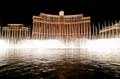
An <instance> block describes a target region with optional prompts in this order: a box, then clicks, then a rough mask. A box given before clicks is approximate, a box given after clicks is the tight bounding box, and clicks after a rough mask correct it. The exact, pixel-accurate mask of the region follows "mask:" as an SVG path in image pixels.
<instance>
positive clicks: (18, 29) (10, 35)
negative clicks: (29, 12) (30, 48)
mask: <svg viewBox="0 0 120 79" xmlns="http://www.w3.org/2000/svg"><path fill="white" fill-rule="evenodd" d="M2 37H3V39H18V40H19V39H26V38H28V37H29V29H28V27H24V25H23V24H8V25H7V26H5V27H3V28H2Z"/></svg>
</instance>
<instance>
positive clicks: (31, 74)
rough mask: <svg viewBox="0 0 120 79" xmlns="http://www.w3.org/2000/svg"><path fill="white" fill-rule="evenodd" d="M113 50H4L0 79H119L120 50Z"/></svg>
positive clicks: (0, 60) (0, 64)
mask: <svg viewBox="0 0 120 79" xmlns="http://www.w3.org/2000/svg"><path fill="white" fill-rule="evenodd" d="M117 50H118V49H117ZM111 51H113V49H111ZM111 51H107V52H102V51H101V52H95V51H90V50H87V49H7V50H6V49H1V52H0V79H119V78H120V52H118V51H115V50H114V52H111Z"/></svg>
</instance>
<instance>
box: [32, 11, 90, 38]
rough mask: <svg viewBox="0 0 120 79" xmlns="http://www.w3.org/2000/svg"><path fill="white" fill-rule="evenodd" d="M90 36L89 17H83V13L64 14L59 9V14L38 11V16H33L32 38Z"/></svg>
mask: <svg viewBox="0 0 120 79" xmlns="http://www.w3.org/2000/svg"><path fill="white" fill-rule="evenodd" d="M90 36H91V23H90V17H84V16H83V14H76V15H64V11H60V12H59V15H53V14H45V13H40V15H39V16H33V28H32V38H33V39H61V38H62V39H72V38H90Z"/></svg>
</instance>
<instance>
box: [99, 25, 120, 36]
mask: <svg viewBox="0 0 120 79" xmlns="http://www.w3.org/2000/svg"><path fill="white" fill-rule="evenodd" d="M115 37H120V23H116V24H114V25H111V26H107V27H105V28H103V29H101V30H100V31H99V38H115Z"/></svg>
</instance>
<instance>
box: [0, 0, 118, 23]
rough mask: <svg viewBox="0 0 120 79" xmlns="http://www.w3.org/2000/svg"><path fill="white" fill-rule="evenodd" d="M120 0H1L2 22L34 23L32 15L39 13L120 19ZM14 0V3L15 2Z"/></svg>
mask: <svg viewBox="0 0 120 79" xmlns="http://www.w3.org/2000/svg"><path fill="white" fill-rule="evenodd" d="M118 1H119V0H32V1H31V0H28V1H27V0H16V1H13V0H7V1H5V0H3V1H2V0H0V24H7V23H23V24H27V25H31V24H32V15H39V13H42V12H43V13H48V14H58V12H59V11H60V10H64V11H65V15H69V14H70V15H71V14H84V15H85V16H91V21H92V22H94V23H97V22H102V21H105V20H106V21H114V20H119V19H120V11H119V10H120V9H119V8H120V6H119V5H120V3H119V2H118ZM13 2H14V3H13Z"/></svg>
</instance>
